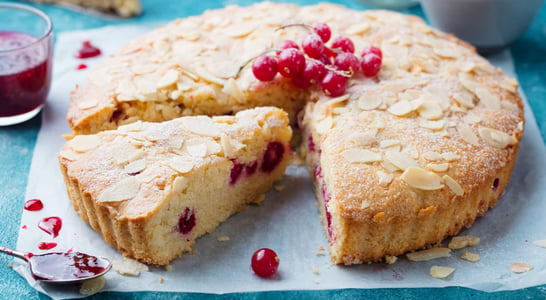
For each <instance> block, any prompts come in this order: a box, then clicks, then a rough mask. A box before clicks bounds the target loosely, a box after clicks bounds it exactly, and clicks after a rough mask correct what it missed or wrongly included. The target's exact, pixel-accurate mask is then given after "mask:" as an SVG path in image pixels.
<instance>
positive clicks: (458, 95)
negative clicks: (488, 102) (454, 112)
mask: <svg viewBox="0 0 546 300" xmlns="http://www.w3.org/2000/svg"><path fill="white" fill-rule="evenodd" d="M453 99H455V101H456V102H457V103H459V104H460V105H463V106H466V107H468V108H473V107H474V106H476V105H475V104H474V96H473V95H472V94H471V93H468V92H455V93H453Z"/></svg>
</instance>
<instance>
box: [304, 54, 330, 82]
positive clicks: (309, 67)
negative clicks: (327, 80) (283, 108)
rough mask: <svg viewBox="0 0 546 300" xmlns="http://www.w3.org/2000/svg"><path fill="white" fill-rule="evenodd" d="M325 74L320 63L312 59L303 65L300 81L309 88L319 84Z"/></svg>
mask: <svg viewBox="0 0 546 300" xmlns="http://www.w3.org/2000/svg"><path fill="white" fill-rule="evenodd" d="M326 72H328V71H327V70H326V66H324V64H323V63H322V62H320V61H318V60H314V59H312V60H309V61H307V64H305V68H304V69H303V72H302V79H303V80H304V81H306V82H307V83H308V84H309V85H310V86H311V85H314V84H317V83H319V82H321V81H322V79H323V78H324V76H326Z"/></svg>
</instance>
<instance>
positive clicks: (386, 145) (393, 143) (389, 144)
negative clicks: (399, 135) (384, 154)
mask: <svg viewBox="0 0 546 300" xmlns="http://www.w3.org/2000/svg"><path fill="white" fill-rule="evenodd" d="M395 146H400V140H382V141H381V142H379V147H381V148H383V149H386V148H391V147H395Z"/></svg>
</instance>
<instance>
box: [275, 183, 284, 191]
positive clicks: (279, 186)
mask: <svg viewBox="0 0 546 300" xmlns="http://www.w3.org/2000/svg"><path fill="white" fill-rule="evenodd" d="M285 188H286V187H285V186H284V184H275V185H274V186H273V189H274V190H275V191H277V192H281V191H283V190H284V189H285Z"/></svg>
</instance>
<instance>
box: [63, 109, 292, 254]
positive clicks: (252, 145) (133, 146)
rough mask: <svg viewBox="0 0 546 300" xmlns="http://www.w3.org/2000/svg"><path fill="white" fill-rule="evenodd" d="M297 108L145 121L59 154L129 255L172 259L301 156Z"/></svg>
mask: <svg viewBox="0 0 546 300" xmlns="http://www.w3.org/2000/svg"><path fill="white" fill-rule="evenodd" d="M291 135H292V131H291V129H290V127H289V126H288V117H287V114H286V113H285V112H284V111H282V110H280V109H277V108H270V107H264V108H256V109H252V110H246V111H241V112H239V113H237V114H236V115H235V116H222V117H214V118H209V117H205V116H196V117H183V118H178V119H174V120H171V121H167V122H163V123H147V122H136V123H133V124H130V125H125V126H121V127H120V128H118V129H117V130H112V131H104V132H101V133H99V134H96V135H80V136H76V137H74V138H73V139H72V140H70V141H68V142H67V143H66V145H65V146H64V148H63V149H62V151H61V152H60V154H59V161H60V165H61V170H62V173H63V175H64V179H65V182H66V185H67V192H68V195H69V197H70V199H71V201H72V203H73V206H74V208H75V210H76V211H77V212H78V213H79V214H80V216H81V217H82V218H83V219H84V220H85V221H87V222H89V224H90V225H91V227H93V229H95V230H96V231H98V232H100V233H101V234H102V236H103V237H104V239H105V240H106V242H108V243H109V244H111V245H113V246H114V247H116V248H117V249H118V250H119V251H120V252H121V253H123V254H124V255H125V256H128V257H131V258H134V259H137V260H139V261H141V262H145V263H150V264H157V265H164V264H167V263H169V262H170V261H171V260H173V259H175V258H176V257H178V256H180V255H181V254H182V253H183V252H187V251H190V250H191V247H192V245H193V244H194V242H195V239H196V238H197V237H199V236H201V235H203V234H205V233H209V232H212V231H213V230H214V229H215V228H216V227H217V226H218V224H220V222H222V221H224V220H226V219H227V218H228V217H229V216H231V215H232V214H234V213H236V212H238V211H240V210H242V209H243V208H244V207H245V206H246V205H247V204H249V203H259V202H260V200H261V199H262V198H263V197H262V195H263V194H264V193H265V192H266V191H267V190H268V189H269V188H270V187H271V185H272V184H273V182H274V181H275V180H277V179H279V178H280V177H281V176H282V175H283V173H284V170H285V168H286V166H287V165H288V163H289V161H290V157H291V149H290V147H289V142H290V138H291Z"/></svg>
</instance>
